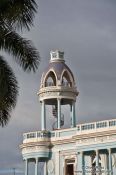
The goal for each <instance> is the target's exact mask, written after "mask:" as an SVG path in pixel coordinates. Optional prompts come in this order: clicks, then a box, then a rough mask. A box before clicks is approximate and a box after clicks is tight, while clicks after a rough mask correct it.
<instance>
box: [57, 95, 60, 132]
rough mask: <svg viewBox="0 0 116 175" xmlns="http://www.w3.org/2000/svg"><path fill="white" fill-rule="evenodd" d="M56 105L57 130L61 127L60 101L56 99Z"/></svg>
mask: <svg viewBox="0 0 116 175" xmlns="http://www.w3.org/2000/svg"><path fill="white" fill-rule="evenodd" d="M57 105H58V111H57V112H58V121H57V122H58V123H57V124H58V129H60V127H61V105H60V99H59V98H58V99H57Z"/></svg>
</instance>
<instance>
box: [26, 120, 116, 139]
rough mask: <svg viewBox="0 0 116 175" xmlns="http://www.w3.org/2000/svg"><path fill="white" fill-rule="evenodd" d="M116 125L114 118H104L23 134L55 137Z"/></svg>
mask: <svg viewBox="0 0 116 175" xmlns="http://www.w3.org/2000/svg"><path fill="white" fill-rule="evenodd" d="M115 126H116V119H112V120H104V121H98V122H93V123H86V124H80V125H77V126H76V127H75V128H68V129H60V130H54V131H36V132H29V133H25V134H24V135H23V138H24V140H25V139H31V138H56V137H65V136H73V135H75V134H79V133H81V132H82V133H83V132H84V131H100V130H101V129H102V130H103V129H108V128H113V127H115Z"/></svg>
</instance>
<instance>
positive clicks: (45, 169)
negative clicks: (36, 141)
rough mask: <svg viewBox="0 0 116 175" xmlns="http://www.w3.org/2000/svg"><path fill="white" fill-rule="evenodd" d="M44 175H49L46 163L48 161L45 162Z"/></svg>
mask: <svg viewBox="0 0 116 175" xmlns="http://www.w3.org/2000/svg"><path fill="white" fill-rule="evenodd" d="M44 175H47V163H46V161H45V162H44Z"/></svg>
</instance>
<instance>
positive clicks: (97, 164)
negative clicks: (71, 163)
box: [95, 150, 100, 175]
mask: <svg viewBox="0 0 116 175" xmlns="http://www.w3.org/2000/svg"><path fill="white" fill-rule="evenodd" d="M95 170H96V175H97V174H99V170H100V169H99V151H98V150H96V168H95Z"/></svg>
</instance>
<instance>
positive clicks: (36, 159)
mask: <svg viewBox="0 0 116 175" xmlns="http://www.w3.org/2000/svg"><path fill="white" fill-rule="evenodd" d="M37 174H38V157H36V158H35V175H37Z"/></svg>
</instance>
